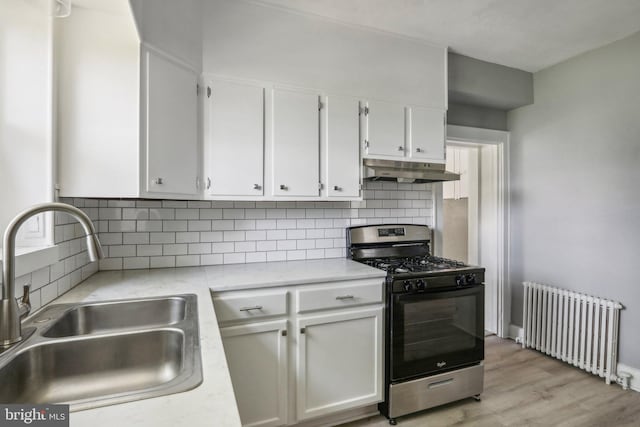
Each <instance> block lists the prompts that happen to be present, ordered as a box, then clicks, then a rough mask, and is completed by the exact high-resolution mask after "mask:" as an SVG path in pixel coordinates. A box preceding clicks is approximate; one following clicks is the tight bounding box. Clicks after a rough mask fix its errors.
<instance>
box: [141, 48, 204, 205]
mask: <svg viewBox="0 0 640 427" xmlns="http://www.w3.org/2000/svg"><path fill="white" fill-rule="evenodd" d="M143 52H144V53H143V54H144V58H143V63H144V68H143V70H144V74H143V80H144V82H143V100H144V111H145V113H146V114H145V117H144V119H145V120H144V121H145V122H146V123H144V125H143V135H145V139H144V143H145V144H144V145H145V148H146V158H143V162H145V161H146V185H143V188H144V189H146V191H147V192H149V193H165V194H184V195H194V194H197V193H198V187H197V182H196V180H197V177H198V130H197V124H198V97H197V93H196V87H197V81H198V80H197V75H196V73H195V72H194V71H193V70H191V69H189V68H188V67H186V66H184V65H182V64H181V63H178V62H177V61H174V60H172V59H170V58H169V57H167V56H165V55H163V54H160V53H156V52H155V51H152V50H149V49H144V50H143Z"/></svg>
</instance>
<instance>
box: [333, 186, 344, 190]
mask: <svg viewBox="0 0 640 427" xmlns="http://www.w3.org/2000/svg"><path fill="white" fill-rule="evenodd" d="M333 191H342V187H338V186H337V185H334V186H333Z"/></svg>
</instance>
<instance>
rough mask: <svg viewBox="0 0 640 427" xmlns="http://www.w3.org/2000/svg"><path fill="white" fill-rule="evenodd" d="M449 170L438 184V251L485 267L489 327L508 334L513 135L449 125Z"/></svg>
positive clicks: (504, 335) (494, 331)
mask: <svg viewBox="0 0 640 427" xmlns="http://www.w3.org/2000/svg"><path fill="white" fill-rule="evenodd" d="M447 130H448V139H447V170H448V171H451V172H456V173H459V174H460V176H461V179H460V180H459V181H453V182H446V183H443V184H442V185H437V186H435V187H437V188H434V191H435V195H434V198H435V208H436V209H435V219H436V221H435V222H436V230H435V239H434V240H435V252H436V254H438V255H441V256H444V257H445V258H452V259H458V260H460V261H464V262H466V263H468V264H471V265H479V266H481V267H484V268H485V270H486V271H485V329H486V330H487V331H488V332H490V333H495V334H497V335H498V336H500V337H506V336H508V335H509V323H510V293H509V287H508V257H507V255H508V250H507V245H508V240H507V238H506V237H507V236H508V215H507V213H508V180H507V176H508V175H507V174H508V161H507V160H508V132H503V131H493V130H488V129H479V128H468V127H463V126H448V128H447Z"/></svg>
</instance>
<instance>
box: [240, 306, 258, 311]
mask: <svg viewBox="0 0 640 427" xmlns="http://www.w3.org/2000/svg"><path fill="white" fill-rule="evenodd" d="M251 310H262V306H261V305H254V306H253V307H241V308H240V311H251Z"/></svg>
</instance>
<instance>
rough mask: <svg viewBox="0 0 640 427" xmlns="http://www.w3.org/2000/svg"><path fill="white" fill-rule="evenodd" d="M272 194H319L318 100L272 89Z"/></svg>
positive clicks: (304, 93)
mask: <svg viewBox="0 0 640 427" xmlns="http://www.w3.org/2000/svg"><path fill="white" fill-rule="evenodd" d="M272 102H273V110H272V120H273V122H272V132H273V133H272V135H273V141H272V144H273V147H272V148H273V151H272V155H273V159H272V177H273V195H274V196H319V195H320V187H319V183H320V114H319V109H318V105H319V104H318V103H319V102H320V97H319V96H318V95H316V94H312V93H309V92H298V91H293V90H284V89H274V90H273V101H272Z"/></svg>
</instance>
